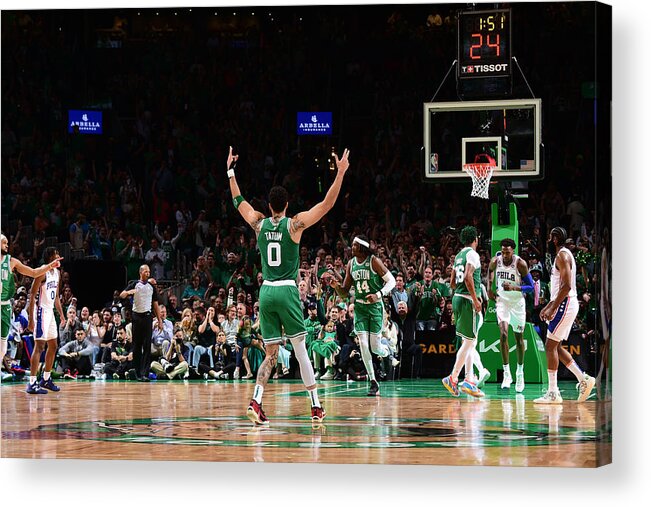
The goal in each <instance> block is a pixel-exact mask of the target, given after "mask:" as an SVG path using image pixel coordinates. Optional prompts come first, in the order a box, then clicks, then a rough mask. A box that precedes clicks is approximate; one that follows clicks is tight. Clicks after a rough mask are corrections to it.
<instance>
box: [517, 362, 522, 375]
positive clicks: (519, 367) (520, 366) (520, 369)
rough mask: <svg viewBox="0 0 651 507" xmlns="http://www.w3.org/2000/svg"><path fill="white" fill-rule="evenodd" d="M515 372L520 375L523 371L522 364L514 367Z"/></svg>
mask: <svg viewBox="0 0 651 507" xmlns="http://www.w3.org/2000/svg"><path fill="white" fill-rule="evenodd" d="M515 373H516V375H522V374H523V373H524V364H519V365H518V366H517V367H516V371H515Z"/></svg>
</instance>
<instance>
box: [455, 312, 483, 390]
mask: <svg viewBox="0 0 651 507" xmlns="http://www.w3.org/2000/svg"><path fill="white" fill-rule="evenodd" d="M470 308H471V310H472V314H471V316H472V329H471V332H472V336H473V339H472V340H471V341H470V349H469V351H468V353H467V355H466V361H465V368H466V378H465V379H464V381H463V382H462V383H461V384H460V385H459V390H460V391H462V392H464V393H466V394H469V395H470V396H474V397H475V398H482V397H483V396H484V393H483V392H482V391H481V390H480V389H479V388H478V387H477V379H476V378H475V375H474V371H473V368H472V365H473V363H474V355H475V354H476V353H477V337H478V336H479V329H480V328H481V326H482V324H483V323H484V317H483V315H482V314H481V313H477V312H475V310H474V308H473V307H472V303H471V305H470Z"/></svg>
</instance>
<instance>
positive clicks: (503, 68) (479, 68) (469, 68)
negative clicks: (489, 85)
mask: <svg viewBox="0 0 651 507" xmlns="http://www.w3.org/2000/svg"><path fill="white" fill-rule="evenodd" d="M508 70H509V64H508V63H491V64H490V65H465V66H463V65H462V66H461V73H462V74H477V73H480V72H500V73H502V72H507V71H508Z"/></svg>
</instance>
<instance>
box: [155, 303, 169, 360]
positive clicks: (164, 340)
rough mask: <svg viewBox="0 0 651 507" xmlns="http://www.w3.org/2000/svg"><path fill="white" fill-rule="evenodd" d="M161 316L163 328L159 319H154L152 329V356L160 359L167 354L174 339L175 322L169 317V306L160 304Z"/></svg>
mask: <svg viewBox="0 0 651 507" xmlns="http://www.w3.org/2000/svg"><path fill="white" fill-rule="evenodd" d="M160 318H161V319H162V320H163V328H162V329H161V328H159V327H158V319H156V318H154V320H153V321H152V324H151V325H152V331H151V357H152V358H153V359H158V358H160V357H163V356H165V355H166V354H167V349H168V348H169V346H170V344H171V343H172V340H173V339H174V324H172V321H170V320H168V318H167V308H166V307H165V306H164V305H160Z"/></svg>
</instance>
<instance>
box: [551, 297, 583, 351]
mask: <svg viewBox="0 0 651 507" xmlns="http://www.w3.org/2000/svg"><path fill="white" fill-rule="evenodd" d="M578 313H579V301H578V300H577V299H576V298H565V299H564V300H563V302H562V303H561V304H560V306H559V307H558V309H557V310H556V313H555V314H554V316H553V317H552V320H550V321H549V327H548V328H547V338H550V339H551V340H554V341H557V342H561V341H564V340H567V337H568V336H570V331H571V330H572V324H574V319H576V316H577V314H578Z"/></svg>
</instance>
